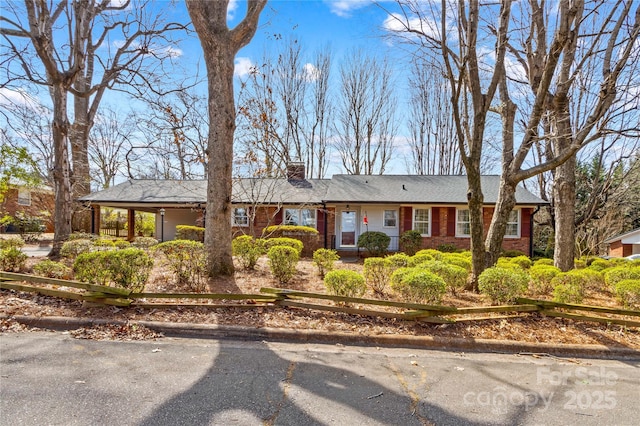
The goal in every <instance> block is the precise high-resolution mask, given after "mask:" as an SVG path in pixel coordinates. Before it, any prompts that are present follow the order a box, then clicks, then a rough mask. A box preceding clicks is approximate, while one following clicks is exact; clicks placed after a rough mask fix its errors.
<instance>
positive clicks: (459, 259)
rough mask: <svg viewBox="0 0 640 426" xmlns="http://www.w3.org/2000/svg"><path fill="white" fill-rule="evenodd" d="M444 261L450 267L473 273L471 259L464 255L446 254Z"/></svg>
mask: <svg viewBox="0 0 640 426" xmlns="http://www.w3.org/2000/svg"><path fill="white" fill-rule="evenodd" d="M442 261H443V262H444V263H448V264H449V265H456V266H460V267H461V268H464V269H466V270H467V272H471V268H472V267H473V265H472V263H471V258H470V257H467V256H466V255H464V254H462V253H444V254H443V256H442Z"/></svg>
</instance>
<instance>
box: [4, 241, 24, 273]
mask: <svg viewBox="0 0 640 426" xmlns="http://www.w3.org/2000/svg"><path fill="white" fill-rule="evenodd" d="M27 257H28V256H27V255H26V254H24V253H23V252H22V251H20V249H19V248H16V247H10V248H6V249H2V250H0V270H2V271H7V272H20V271H21V270H22V269H23V268H24V264H25V262H26V261H27Z"/></svg>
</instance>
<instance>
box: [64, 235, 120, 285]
mask: <svg viewBox="0 0 640 426" xmlns="http://www.w3.org/2000/svg"><path fill="white" fill-rule="evenodd" d="M76 241H82V240H76ZM108 253H109V252H106V251H94V252H85V253H80V254H78V256H77V257H76V260H75V262H74V263H73V272H74V274H75V278H76V279H77V280H79V281H85V282H88V283H90V284H97V285H109V282H110V281H111V272H110V271H109V262H108V259H107V256H108Z"/></svg>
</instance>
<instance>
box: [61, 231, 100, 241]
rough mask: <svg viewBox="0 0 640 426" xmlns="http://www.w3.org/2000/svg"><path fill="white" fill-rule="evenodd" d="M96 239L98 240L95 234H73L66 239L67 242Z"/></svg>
mask: <svg viewBox="0 0 640 426" xmlns="http://www.w3.org/2000/svg"><path fill="white" fill-rule="evenodd" d="M96 238H99V237H98V236H97V235H96V234H90V233H88V232H74V233H72V234H71V235H69V238H67V241H74V240H95V239H96Z"/></svg>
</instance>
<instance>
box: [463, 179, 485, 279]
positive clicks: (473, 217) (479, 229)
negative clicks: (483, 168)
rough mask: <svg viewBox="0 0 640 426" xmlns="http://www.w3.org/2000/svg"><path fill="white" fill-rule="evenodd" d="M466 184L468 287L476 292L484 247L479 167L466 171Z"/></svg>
mask: <svg viewBox="0 0 640 426" xmlns="http://www.w3.org/2000/svg"><path fill="white" fill-rule="evenodd" d="M467 182H468V184H469V192H467V199H468V200H469V222H470V224H469V227H470V233H471V254H472V270H471V276H470V277H469V284H468V287H469V289H470V290H473V291H478V277H479V276H480V274H481V273H482V271H484V268H485V263H486V261H485V245H484V235H483V234H484V224H483V220H482V206H483V204H484V195H483V194H482V184H481V180H480V167H477V168H476V167H469V168H468V169H467Z"/></svg>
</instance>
